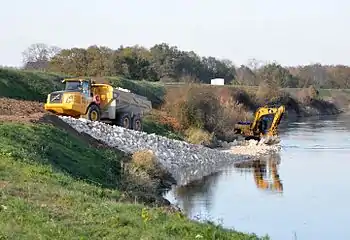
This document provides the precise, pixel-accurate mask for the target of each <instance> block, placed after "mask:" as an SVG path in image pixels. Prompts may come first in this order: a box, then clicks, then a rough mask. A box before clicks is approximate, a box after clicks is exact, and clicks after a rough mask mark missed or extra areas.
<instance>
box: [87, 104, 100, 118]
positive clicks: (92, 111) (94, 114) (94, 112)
mask: <svg viewBox="0 0 350 240" xmlns="http://www.w3.org/2000/svg"><path fill="white" fill-rule="evenodd" d="M86 115H87V118H88V119H89V120H91V121H100V119H101V112H100V108H99V107H98V106H97V105H95V104H92V105H90V106H89V108H88V111H87V114H86Z"/></svg>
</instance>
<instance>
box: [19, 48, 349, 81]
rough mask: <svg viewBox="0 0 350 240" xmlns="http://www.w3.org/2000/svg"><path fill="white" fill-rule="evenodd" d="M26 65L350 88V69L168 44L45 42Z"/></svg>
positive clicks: (78, 72) (26, 57)
mask: <svg viewBox="0 0 350 240" xmlns="http://www.w3.org/2000/svg"><path fill="white" fill-rule="evenodd" d="M23 63H24V68H25V69H35V70H42V71H52V72H60V73H63V74H67V75H72V76H115V75H119V76H123V77H125V78H129V79H135V80H147V81H161V82H201V83H210V80H211V79H212V78H223V79H225V84H237V85H250V86H257V85H260V84H263V83H268V84H274V85H276V86H279V87H293V88H294V87H298V88H304V87H309V86H315V87H318V88H350V67H349V66H345V65H321V64H312V65H305V66H293V67H283V66H281V65H280V64H278V63H275V62H273V63H262V64H261V62H258V61H257V60H254V59H253V60H250V62H249V64H246V65H241V66H239V67H238V66H235V65H234V64H233V63H232V61H230V60H228V59H217V58H215V57H210V56H209V57H202V56H199V55H198V54H196V53H195V52H193V51H182V50H180V49H178V48H177V47H176V46H170V45H169V44H166V43H161V44H156V45H154V46H153V47H151V48H150V49H147V48H145V47H142V46H139V45H135V46H128V47H124V46H120V47H119V48H118V49H111V48H108V47H105V46H96V45H93V46H90V47H88V48H77V47H75V48H70V49H60V48H58V47H56V46H49V45H46V44H43V43H36V44H32V45H31V46H29V47H28V48H27V49H26V50H25V51H24V52H23Z"/></svg>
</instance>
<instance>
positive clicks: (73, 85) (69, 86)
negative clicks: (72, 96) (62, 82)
mask: <svg viewBox="0 0 350 240" xmlns="http://www.w3.org/2000/svg"><path fill="white" fill-rule="evenodd" d="M66 90H78V91H81V90H82V86H81V82H80V81H76V82H71V81H69V82H66Z"/></svg>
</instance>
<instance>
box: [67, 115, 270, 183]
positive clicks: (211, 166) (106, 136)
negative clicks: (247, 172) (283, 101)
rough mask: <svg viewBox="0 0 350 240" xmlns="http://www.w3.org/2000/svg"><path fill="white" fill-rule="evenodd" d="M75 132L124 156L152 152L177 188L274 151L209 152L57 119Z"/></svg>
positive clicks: (118, 129)
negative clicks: (84, 134)
mask: <svg viewBox="0 0 350 240" xmlns="http://www.w3.org/2000/svg"><path fill="white" fill-rule="evenodd" d="M61 119H62V120H63V121H64V122H66V123H68V124H69V125H70V126H72V127H73V128H74V129H75V130H77V131H78V132H83V133H86V134H88V135H90V136H92V137H93V138H95V139H98V140H100V141H101V142H103V143H105V144H106V145H108V146H110V147H115V148H118V149H119V150H121V151H124V152H126V153H134V152H136V151H140V150H146V149H147V150H152V151H153V153H154V154H155V155H156V156H157V159H158V161H159V162H160V164H161V165H162V166H163V167H164V168H165V170H167V171H168V172H169V173H170V174H172V176H173V177H174V179H175V180H176V182H177V184H178V185H186V184H187V183H189V182H190V181H193V180H198V179H200V178H202V177H203V176H206V175H209V174H211V173H213V172H215V171H218V170H220V169H221V168H222V167H224V166H225V165H227V164H232V163H234V162H237V161H244V160H247V159H250V158H252V157H256V156H258V155H259V154H263V153H266V152H267V151H275V150H276V149H275V148H272V149H267V148H264V147H261V146H255V147H252V144H253V143H251V145H250V146H237V144H236V146H233V147H232V148H231V150H230V151H220V150H216V149H210V148H207V147H204V146H200V145H193V144H189V143H187V142H183V141H178V140H172V139H168V138H166V137H162V136H158V135H155V134H147V133H145V132H137V131H133V130H129V129H125V128H122V127H118V126H111V125H108V124H105V123H101V122H92V121H89V120H86V119H74V118H70V117H61Z"/></svg>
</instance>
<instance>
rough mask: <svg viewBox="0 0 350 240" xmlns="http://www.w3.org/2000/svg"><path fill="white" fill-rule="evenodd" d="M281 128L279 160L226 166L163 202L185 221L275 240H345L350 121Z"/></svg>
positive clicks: (349, 230)
mask: <svg viewBox="0 0 350 240" xmlns="http://www.w3.org/2000/svg"><path fill="white" fill-rule="evenodd" d="M284 125H285V126H284V127H283V128H282V129H281V135H280V136H281V146H282V149H281V151H280V153H279V154H276V155H270V156H266V157H263V158H261V159H260V160H259V161H254V162H248V163H244V164H236V165H235V166H230V167H227V168H226V169H224V170H223V171H221V172H218V173H215V174H213V175H211V176H208V177H206V178H204V179H203V180H201V181H199V182H196V183H193V184H190V185H189V186H186V187H182V188H177V189H174V190H172V191H170V192H169V193H168V194H167V196H166V197H167V198H168V199H169V200H170V201H171V202H173V203H175V204H177V205H179V207H180V208H182V209H183V210H184V211H185V212H186V213H187V215H188V216H189V217H190V218H193V219H197V220H198V219H199V220H200V219H204V218H206V219H210V220H212V221H214V222H217V223H220V224H221V225H223V226H224V227H227V228H234V229H236V230H237V231H243V232H254V233H256V234H257V235H260V236H263V235H265V234H268V235H269V236H270V237H271V239H273V240H274V239H277V240H279V239H281V240H286V239H298V240H304V239H307V240H310V239H317V240H323V239H327V240H328V239H332V238H334V239H350V227H349V225H347V224H349V223H350V208H349V204H350V184H348V183H347V180H346V175H347V174H348V173H349V169H350V134H349V133H350V116H330V117H322V119H316V118H313V119H308V120H304V121H299V122H293V123H288V124H284ZM274 169H276V170H275V171H273V170H274ZM273 177H274V179H275V181H274V185H273V184H271V183H273V181H272V179H273ZM264 179H265V180H266V181H265V182H264V181H263V180H264ZM271 185H272V187H271ZM258 186H259V187H258Z"/></svg>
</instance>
